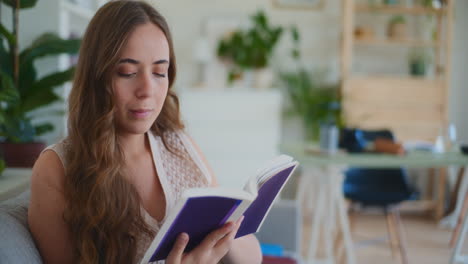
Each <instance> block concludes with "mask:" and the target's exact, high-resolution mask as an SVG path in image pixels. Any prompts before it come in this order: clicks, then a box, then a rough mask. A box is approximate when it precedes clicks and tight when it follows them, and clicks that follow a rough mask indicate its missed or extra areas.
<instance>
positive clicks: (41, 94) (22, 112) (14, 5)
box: [0, 0, 80, 142]
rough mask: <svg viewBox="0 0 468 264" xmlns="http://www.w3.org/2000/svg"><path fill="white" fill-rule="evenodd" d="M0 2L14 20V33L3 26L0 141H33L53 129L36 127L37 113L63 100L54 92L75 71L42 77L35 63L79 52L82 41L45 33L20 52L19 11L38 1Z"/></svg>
mask: <svg viewBox="0 0 468 264" xmlns="http://www.w3.org/2000/svg"><path fill="white" fill-rule="evenodd" d="M0 2H3V3H4V4H6V5H7V6H10V7H11V10H12V17H13V21H14V23H13V26H12V29H11V31H10V30H8V29H7V28H6V26H5V25H3V24H1V23H0V138H2V141H6V142H32V141H34V140H35V139H36V137H37V136H40V135H42V134H44V133H47V132H50V131H52V130H53V129H54V126H53V125H52V124H51V123H49V122H45V123H41V124H34V122H33V120H34V118H35V117H36V116H35V115H34V111H35V110H37V109H40V108H43V107H45V106H48V105H50V104H52V103H54V102H57V101H60V100H61V97H60V96H58V95H57V94H56V93H55V92H54V89H55V88H56V87H58V86H60V85H62V84H64V83H65V82H67V81H69V80H70V79H71V78H72V76H73V72H74V67H70V68H69V69H66V70H64V71H58V72H53V73H49V74H48V75H46V76H43V77H40V78H39V76H38V73H37V69H36V66H35V62H36V61H37V60H38V59H41V58H44V57H47V56H57V55H59V54H74V53H77V52H78V50H79V46H80V40H76V39H75V40H65V39H61V38H59V37H58V36H57V35H55V34H53V33H44V34H42V35H41V36H39V37H38V38H37V39H36V40H35V41H33V43H32V44H31V45H30V46H28V47H26V48H25V49H23V50H22V51H19V49H18V32H19V23H18V17H19V10H20V9H24V8H31V7H34V6H35V4H36V2H37V0H21V1H20V0H0ZM0 15H1V10H0ZM0 21H1V20H0Z"/></svg>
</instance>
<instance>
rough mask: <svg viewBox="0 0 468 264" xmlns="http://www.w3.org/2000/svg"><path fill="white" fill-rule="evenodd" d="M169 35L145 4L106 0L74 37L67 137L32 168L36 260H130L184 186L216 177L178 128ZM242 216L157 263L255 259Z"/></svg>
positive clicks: (179, 242) (143, 246) (145, 244)
mask: <svg viewBox="0 0 468 264" xmlns="http://www.w3.org/2000/svg"><path fill="white" fill-rule="evenodd" d="M175 75H176V64H175V56H174V51H173V46H172V39H171V35H170V32H169V28H168V26H167V23H166V21H165V19H164V18H163V17H162V16H161V15H160V14H159V13H158V12H157V11H156V10H155V9H153V8H152V7H151V6H149V5H148V4H145V3H142V2H137V1H112V2H110V3H108V4H106V5H104V6H103V7H102V8H100V9H99V10H98V12H97V13H96V15H95V16H94V18H93V19H92V20H91V22H90V24H89V26H88V29H87V31H86V33H85V36H84V38H83V42H82V46H81V50H80V58H79V61H78V65H77V69H76V73H75V80H74V84H73V88H72V91H71V94H70V97H69V117H68V137H67V138H66V139H65V140H64V141H61V142H59V143H58V144H55V145H52V146H50V147H48V148H47V149H46V150H45V151H44V152H43V153H42V154H41V156H40V157H39V159H38V160H37V162H36V164H35V165H34V168H33V176H32V181H31V203H30V208H29V212H28V221H29V226H30V229H31V232H32V234H33V236H34V238H35V240H36V243H37V246H38V248H39V251H40V253H41V255H42V258H43V260H44V262H45V263H75V262H76V263H138V262H139V261H140V259H141V258H142V257H143V254H144V252H145V250H146V249H147V247H148V245H149V243H150V242H151V240H152V238H153V237H154V236H155V234H156V233H157V231H158V229H159V228H160V226H161V224H162V222H164V219H165V217H166V216H167V214H168V212H169V211H170V210H171V208H172V207H173V206H174V204H175V202H176V200H177V198H178V197H179V196H180V194H181V192H182V191H183V190H184V189H187V188H192V187H201V186H210V185H211V186H215V185H216V184H217V183H216V178H214V176H213V173H212V172H211V171H210V170H209V169H208V166H207V165H206V161H205V159H204V158H203V156H202V155H201V153H200V151H199V149H198V148H197V147H196V145H195V144H194V143H193V142H192V140H191V139H190V138H189V137H187V135H185V134H184V133H183V124H182V123H181V121H180V118H179V106H178V100H177V97H176V95H175V94H174V92H173V91H172V90H171V87H172V84H173V82H174V78H175ZM240 224H241V221H237V222H236V223H228V224H226V225H225V226H223V227H221V228H220V229H218V230H215V231H213V232H212V233H211V234H210V235H209V236H208V237H207V238H206V239H205V240H204V241H203V242H202V243H201V244H200V245H199V246H198V247H197V248H195V249H194V250H193V251H191V252H189V253H187V254H183V250H184V248H185V245H186V244H187V242H188V240H189V239H190V238H189V237H188V236H187V234H181V235H180V236H179V238H178V240H177V241H176V243H175V245H174V248H173V249H172V251H171V253H170V255H169V257H168V259H167V260H166V262H165V263H170V264H172V263H218V262H219V261H223V262H224V263H260V261H261V254H260V250H259V245H258V241H257V240H256V238H255V237H254V236H253V235H248V236H245V237H242V238H239V239H236V240H234V236H235V233H236V232H237V230H238V228H239V226H240Z"/></svg>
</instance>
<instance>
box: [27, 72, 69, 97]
mask: <svg viewBox="0 0 468 264" xmlns="http://www.w3.org/2000/svg"><path fill="white" fill-rule="evenodd" d="M74 72H75V67H72V68H70V69H68V70H65V71H62V72H55V73H52V74H49V75H47V76H45V77H44V78H42V79H41V80H39V81H37V82H35V83H33V84H32V85H31V87H29V88H26V89H24V90H23V93H22V98H23V100H27V98H29V97H35V96H40V95H39V94H40V93H44V92H48V91H53V89H54V88H55V87H57V86H59V85H62V84H64V83H66V82H68V81H70V80H71V79H72V77H73V74H74Z"/></svg>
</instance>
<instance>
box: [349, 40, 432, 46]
mask: <svg viewBox="0 0 468 264" xmlns="http://www.w3.org/2000/svg"><path fill="white" fill-rule="evenodd" d="M354 43H355V44H356V45H375V46H413V47H438V46H439V43H437V42H434V41H423V40H418V39H383V38H382V39H379V38H360V39H354Z"/></svg>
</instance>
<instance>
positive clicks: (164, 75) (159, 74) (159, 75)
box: [153, 72, 166, 78]
mask: <svg viewBox="0 0 468 264" xmlns="http://www.w3.org/2000/svg"><path fill="white" fill-rule="evenodd" d="M153 74H154V75H156V76H158V77H161V78H164V77H166V74H164V73H157V72H153Z"/></svg>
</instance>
